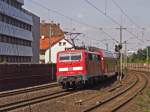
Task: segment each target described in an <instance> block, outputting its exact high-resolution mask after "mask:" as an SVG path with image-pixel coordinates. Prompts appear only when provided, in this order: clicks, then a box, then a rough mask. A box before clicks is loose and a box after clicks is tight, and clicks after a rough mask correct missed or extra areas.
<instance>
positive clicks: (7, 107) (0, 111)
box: [0, 90, 77, 112]
mask: <svg viewBox="0 0 150 112" xmlns="http://www.w3.org/2000/svg"><path fill="white" fill-rule="evenodd" d="M76 92H77V90H76V91H66V90H63V91H59V92H56V93H52V94H48V95H42V96H38V97H34V98H30V99H26V100H23V101H18V102H14V103H8V104H5V105H1V106H0V112H5V111H10V110H14V109H18V108H21V107H25V106H29V105H33V104H37V103H40V102H44V101H48V100H53V99H56V98H59V97H64V96H67V95H71V94H73V93H76Z"/></svg>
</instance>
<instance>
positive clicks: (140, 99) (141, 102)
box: [136, 96, 146, 108]
mask: <svg viewBox="0 0 150 112" xmlns="http://www.w3.org/2000/svg"><path fill="white" fill-rule="evenodd" d="M136 103H137V105H139V106H140V107H142V108H143V107H146V101H145V99H144V98H143V97H142V96H138V97H137V99H136Z"/></svg>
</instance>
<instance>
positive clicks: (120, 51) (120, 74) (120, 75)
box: [116, 26, 126, 81]
mask: <svg viewBox="0 0 150 112" xmlns="http://www.w3.org/2000/svg"><path fill="white" fill-rule="evenodd" d="M116 29H119V30H120V43H119V44H120V46H121V47H122V30H125V29H126V28H123V27H122V26H120V28H116ZM119 54H120V73H119V80H120V81H121V80H122V77H123V73H122V48H121V49H120V50H119Z"/></svg>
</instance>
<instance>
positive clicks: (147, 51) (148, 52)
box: [146, 47, 149, 64]
mask: <svg viewBox="0 0 150 112" xmlns="http://www.w3.org/2000/svg"><path fill="white" fill-rule="evenodd" d="M148 54H149V52H148V47H147V55H146V56H147V58H146V60H147V64H148V60H149V55H148Z"/></svg>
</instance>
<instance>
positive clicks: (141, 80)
mask: <svg viewBox="0 0 150 112" xmlns="http://www.w3.org/2000/svg"><path fill="white" fill-rule="evenodd" d="M135 76H136V80H135V81H134V83H132V84H131V85H130V86H128V87H126V88H123V89H122V90H120V91H119V92H116V93H115V94H113V95H111V96H108V97H106V98H104V99H101V100H97V101H96V102H95V104H94V105H89V107H88V108H86V109H85V110H83V112H91V111H93V112H111V111H112V112H114V111H117V110H119V109H120V108H121V107H123V106H124V105H125V104H127V103H128V102H129V101H130V100H132V99H133V98H134V97H135V96H136V95H137V94H138V93H139V92H141V91H142V90H143V89H144V88H145V87H146V85H147V83H148V80H147V77H146V76H145V75H144V74H141V75H137V74H135Z"/></svg>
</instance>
